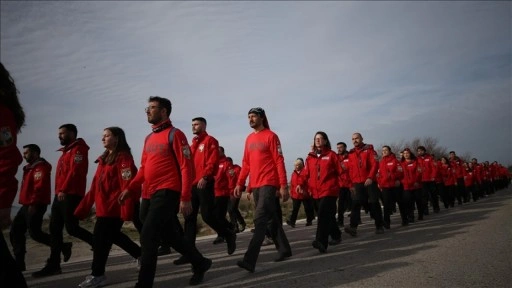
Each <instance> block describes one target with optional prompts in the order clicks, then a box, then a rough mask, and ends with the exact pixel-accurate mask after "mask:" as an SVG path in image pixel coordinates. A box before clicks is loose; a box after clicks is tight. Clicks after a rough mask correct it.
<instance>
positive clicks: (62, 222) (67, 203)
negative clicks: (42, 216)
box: [49, 194, 93, 265]
mask: <svg viewBox="0 0 512 288" xmlns="http://www.w3.org/2000/svg"><path fill="white" fill-rule="evenodd" d="M82 198H83V197H82V196H78V195H71V194H67V195H66V197H65V198H64V200H62V201H59V200H58V199H57V196H55V198H54V199H53V205H52V210H51V212H52V214H51V217H50V242H51V254H50V259H49V263H51V264H53V265H60V253H61V251H62V243H63V240H62V238H63V236H62V230H63V229H64V226H66V231H67V232H68V234H69V235H71V236H73V237H76V238H78V239H80V240H82V241H84V242H86V243H88V244H89V245H91V247H92V246H93V235H92V233H91V232H89V231H87V230H85V229H84V228H82V227H80V225H78V218H76V217H75V215H73V213H74V212H75V209H76V207H77V206H78V204H80V201H81V200H82Z"/></svg>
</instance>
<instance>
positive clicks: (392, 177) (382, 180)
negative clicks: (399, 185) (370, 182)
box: [377, 153, 403, 188]
mask: <svg viewBox="0 0 512 288" xmlns="http://www.w3.org/2000/svg"><path fill="white" fill-rule="evenodd" d="M402 177H403V169H402V165H400V162H398V159H396V156H395V154H393V153H391V154H390V155H388V156H384V157H382V160H380V162H379V173H378V176H377V183H378V184H379V187H380V188H393V187H396V181H400V179H402Z"/></svg>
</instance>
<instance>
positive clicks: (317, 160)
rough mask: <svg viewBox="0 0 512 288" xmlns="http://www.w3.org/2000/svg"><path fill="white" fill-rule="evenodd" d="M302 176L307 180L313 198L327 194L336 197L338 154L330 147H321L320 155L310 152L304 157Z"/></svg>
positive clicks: (339, 169) (338, 170)
mask: <svg viewBox="0 0 512 288" xmlns="http://www.w3.org/2000/svg"><path fill="white" fill-rule="evenodd" d="M304 169H305V170H306V172H305V173H304V178H305V179H307V181H308V188H309V189H310V190H309V193H310V194H311V196H312V197H313V198H314V199H320V198H323V197H327V196H334V197H338V196H339V193H340V186H339V178H340V174H341V165H340V162H339V161H338V154H336V153H335V152H334V151H332V150H331V149H327V148H325V149H323V150H322V151H321V154H320V155H317V153H316V151H315V152H310V153H309V154H308V157H307V158H306V166H305V167H304Z"/></svg>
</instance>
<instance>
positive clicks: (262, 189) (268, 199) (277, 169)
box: [0, 64, 510, 288]
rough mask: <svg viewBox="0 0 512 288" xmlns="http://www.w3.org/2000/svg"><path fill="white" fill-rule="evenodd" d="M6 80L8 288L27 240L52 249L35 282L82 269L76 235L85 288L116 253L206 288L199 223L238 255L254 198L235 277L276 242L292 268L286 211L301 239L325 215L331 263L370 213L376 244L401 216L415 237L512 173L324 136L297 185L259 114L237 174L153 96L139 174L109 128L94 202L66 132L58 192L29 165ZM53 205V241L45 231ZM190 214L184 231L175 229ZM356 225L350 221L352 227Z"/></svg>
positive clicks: (83, 153)
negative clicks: (427, 220) (287, 206)
mask: <svg viewBox="0 0 512 288" xmlns="http://www.w3.org/2000/svg"><path fill="white" fill-rule="evenodd" d="M0 74H1V75H0V78H1V79H0V81H1V83H0V84H1V87H0V96H1V101H0V112H1V113H0V114H1V115H2V117H1V119H0V129H1V132H2V133H0V156H1V157H0V171H1V174H0V182H1V183H2V186H1V187H0V200H1V202H0V205H1V206H0V216H1V218H0V220H1V221H0V223H1V225H2V229H4V228H7V227H9V225H10V241H11V244H12V248H13V249H12V250H13V254H14V257H12V255H11V253H10V251H9V250H8V248H7V244H6V242H5V239H4V238H3V236H2V237H1V239H0V240H1V241H2V242H1V243H0V246H1V247H0V249H1V262H2V265H5V269H0V270H1V272H0V273H1V274H0V284H1V285H2V286H5V285H4V284H5V283H14V284H15V287H26V283H25V280H24V278H23V274H22V273H21V271H24V270H25V269H26V267H25V254H26V247H25V243H26V238H25V234H26V232H27V230H28V232H29V235H30V237H31V238H32V239H33V240H35V241H37V242H40V243H42V244H44V245H46V246H48V247H50V256H49V258H48V260H47V263H46V265H45V266H44V267H43V268H42V269H41V270H40V271H36V272H34V273H33V274H32V277H45V276H51V275H56V274H60V273H62V270H61V261H64V262H67V261H68V260H69V259H70V257H71V255H72V243H71V242H64V241H63V229H64V228H66V231H67V233H68V234H69V235H71V236H73V237H76V238H79V239H80V240H82V241H84V242H86V243H88V244H89V245H90V246H91V249H92V251H93V261H92V265H91V274H90V275H89V276H87V277H86V278H85V280H84V281H83V282H82V283H79V284H78V287H82V288H84V287H101V286H103V285H105V284H106V277H105V268H106V263H107V259H108V256H109V252H110V249H111V247H112V245H113V244H115V245H117V246H119V247H120V248H122V249H123V250H125V251H126V252H127V253H128V254H130V255H131V256H132V257H133V258H134V259H136V260H137V263H138V270H139V271H138V280H137V283H135V287H152V286H153V281H154V277H155V271H156V265H157V258H158V256H159V255H164V254H167V253H170V248H171V247H172V248H173V249H174V250H176V251H177V252H178V253H180V254H181V257H180V258H178V259H176V260H175V261H174V264H176V265H184V264H190V265H191V267H192V272H193V275H192V278H191V279H190V281H189V284H190V285H198V284H200V283H202V281H203V278H204V275H205V273H206V272H207V271H208V270H209V269H210V267H211V265H212V261H211V260H210V259H208V258H206V257H204V256H203V255H202V253H201V252H200V251H199V250H198V249H197V247H196V245H195V241H196V234H197V217H198V215H199V214H200V215H201V217H202V219H203V221H204V222H205V223H206V224H207V225H208V226H210V227H211V228H212V229H213V230H214V231H215V232H216V233H217V238H216V239H215V241H214V244H219V243H226V252H227V253H228V254H229V255H231V254H233V253H234V252H235V250H236V249H237V241H236V239H237V233H238V232H242V231H244V230H245V228H246V223H245V221H244V218H243V217H242V214H241V213H240V211H239V208H238V206H239V202H240V197H241V195H242V192H244V191H246V192H247V194H248V198H249V197H250V196H252V198H253V199H254V203H255V205H254V206H255V211H254V219H253V220H254V230H253V234H252V238H251V240H250V242H249V243H248V244H247V250H246V252H245V254H244V256H243V258H242V259H241V260H239V261H238V262H237V265H238V266H239V267H240V268H242V269H245V270H247V271H249V272H254V271H255V267H256V263H257V260H258V256H259V253H260V249H261V246H262V245H263V243H264V241H265V239H266V238H270V239H272V241H273V243H274V244H275V246H276V249H277V252H278V254H277V257H276V259H275V261H284V260H286V259H287V258H289V257H291V256H292V248H291V246H290V244H289V242H288V239H287V237H286V234H285V231H284V229H283V223H282V221H283V220H282V219H283V215H282V214H283V213H282V211H281V204H280V201H281V200H282V201H287V200H288V199H289V198H291V199H292V202H293V204H292V207H293V209H292V212H291V215H289V218H288V220H286V223H287V224H288V225H289V226H291V227H295V224H296V220H297V217H298V211H299V209H300V206H301V205H304V210H305V213H306V225H307V226H311V225H313V220H314V219H315V215H316V219H317V222H316V225H317V227H316V236H315V239H313V241H312V244H311V245H312V246H313V247H314V248H315V249H318V251H319V252H320V253H325V252H326V251H327V248H328V247H329V246H332V245H337V244H339V243H341V235H342V230H344V231H345V232H346V233H347V234H349V235H351V236H352V237H356V236H357V233H358V230H357V228H358V225H359V224H360V223H361V222H360V221H361V210H363V211H366V212H367V213H370V216H371V218H372V219H373V220H374V222H375V233H377V234H382V233H385V230H386V229H390V228H391V224H392V223H391V217H390V216H391V215H392V214H393V213H396V212H397V210H396V207H397V205H398V212H399V214H400V216H401V225H402V226H406V225H409V224H410V223H413V222H415V221H421V220H423V219H424V217H425V216H426V215H429V214H430V213H438V212H439V211H440V209H441V205H443V206H444V208H446V209H449V208H450V207H454V206H455V204H456V203H457V205H463V203H466V202H468V201H470V200H473V201H477V200H478V199H479V198H481V197H485V196H487V195H488V194H492V193H494V192H495V191H496V190H499V189H504V188H506V187H508V185H509V183H510V173H509V171H508V170H507V169H506V168H505V167H503V166H502V165H500V164H499V163H497V162H493V163H491V164H490V163H489V162H484V163H478V162H477V159H472V160H471V162H465V161H463V160H462V159H460V158H459V157H457V155H456V153H455V152H454V151H452V152H450V153H449V157H448V158H446V157H444V156H443V157H440V158H435V157H434V156H433V155H430V154H428V151H427V150H426V149H425V147H423V146H419V147H409V148H405V149H404V150H403V151H398V152H399V154H394V152H393V151H391V148H390V147H389V146H383V147H382V153H381V156H379V155H378V153H377V151H376V150H375V148H374V147H373V145H371V144H368V143H365V142H364V141H363V136H362V135H361V134H360V133H354V134H353V135H352V139H351V140H352V144H353V148H351V149H348V148H347V145H346V144H345V143H344V142H338V143H337V144H336V150H337V152H334V151H333V148H334V147H332V146H331V142H330V140H329V138H328V135H327V134H326V133H325V132H322V131H319V132H317V133H315V135H314V138H313V145H312V146H311V150H310V151H305V152H307V153H306V155H307V156H306V158H305V160H304V159H303V158H297V160H296V161H295V163H294V168H295V169H294V171H293V172H292V173H291V178H288V175H287V173H286V169H285V164H284V163H285V162H284V157H283V152H282V148H281V143H280V141H279V137H278V136H277V135H276V134H275V133H274V132H273V131H272V130H271V129H270V125H269V122H268V118H267V115H266V113H265V111H264V110H263V109H262V108H259V107H258V108H252V109H250V110H249V112H248V122H249V126H250V127H251V128H252V129H253V131H252V133H250V134H249V135H248V136H247V139H246V141H245V148H244V154H243V159H242V163H241V166H238V165H236V164H234V163H233V161H232V159H231V158H230V157H227V156H226V154H225V151H224V148H223V147H222V146H220V145H219V142H218V140H217V139H216V138H215V137H213V136H211V135H209V134H208V133H207V131H206V127H207V120H206V119H205V118H203V117H196V118H193V119H192V132H193V134H194V137H193V139H192V141H191V142H190V144H189V142H188V140H187V138H186V136H185V134H184V133H183V132H182V131H181V130H180V129H178V128H176V127H174V126H173V124H172V122H171V120H170V114H171V112H172V104H171V102H170V101H169V100H168V99H166V98H162V97H158V96H151V97H149V99H148V106H147V107H146V109H145V112H146V115H147V121H148V122H149V123H150V124H151V132H150V134H149V135H148V136H147V137H146V138H145V140H144V146H143V151H142V157H141V161H140V165H137V164H136V162H135V160H134V159H133V156H132V154H131V150H130V146H129V144H128V143H127V141H126V136H125V133H124V131H123V129H121V128H119V127H108V128H105V129H104V130H103V134H102V144H103V147H104V148H105V151H104V152H103V153H102V154H101V155H100V156H99V157H98V158H97V159H96V160H95V163H96V164H97V168H96V172H95V173H94V176H93V180H92V183H91V185H90V187H89V189H88V190H86V188H87V187H86V186H87V185H86V183H87V181H86V180H87V174H88V166H89V155H88V150H89V146H88V145H87V144H86V142H85V140H84V139H82V138H78V129H77V127H76V126H75V125H73V124H64V125H61V126H60V127H59V128H58V138H59V140H60V144H61V146H62V148H61V149H60V150H59V151H61V152H62V155H61V156H60V158H59V160H58V162H57V163H56V169H55V187H54V189H52V187H51V180H50V179H51V173H52V165H51V164H50V163H48V162H47V161H46V160H45V159H44V158H43V157H42V155H41V154H42V153H41V149H40V147H39V146H38V145H36V144H27V145H24V146H23V156H22V155H21V153H20V151H19V150H18V148H17V146H16V145H17V134H18V133H19V131H20V128H21V127H22V126H23V124H24V119H25V115H24V113H23V108H22V107H21V105H20V104H19V100H18V91H17V89H16V86H15V85H14V81H13V80H12V78H11V76H10V75H9V72H8V71H7V70H6V69H5V67H4V66H3V65H1V64H0ZM411 149H415V150H411ZM415 152H416V153H415ZM439 156H442V155H439ZM22 157H23V158H24V159H25V160H26V162H27V164H26V165H25V166H24V167H23V180H22V182H21V187H20V189H19V203H20V204H21V205H22V207H21V209H20V210H19V211H18V213H17V214H16V216H15V217H14V219H13V221H12V223H10V221H11V220H10V207H11V205H12V202H13V201H14V198H15V195H16V193H18V181H17V179H16V172H17V170H18V166H19V165H20V164H21V162H22ZM288 179H290V187H288V183H289V182H288ZM247 180H248V181H247ZM4 183H5V184H4ZM52 191H53V194H54V199H53V203H51V195H52ZM49 204H51V217H50V225H49V234H48V233H45V232H44V231H43V230H42V229H41V226H42V221H43V216H44V214H45V212H46V210H47V206H48V205H49ZM93 205H95V207H96V210H95V213H96V222H95V226H94V230H93V231H92V232H91V231H87V230H86V229H84V228H82V227H80V225H79V223H80V222H79V221H80V220H81V219H84V218H86V217H87V216H88V215H89V214H90V211H91V209H92V206H93ZM430 207H432V210H431V209H430ZM180 212H181V213H182V214H183V216H184V221H183V223H181V222H180V220H179V218H178V214H179V213H180ZM199 212H200V213H199ZM345 212H349V213H350V216H349V217H350V223H347V224H345V223H344V213H345ZM415 214H417V217H416V215H415ZM226 215H228V217H226ZM228 219H229V220H228ZM124 221H133V223H134V225H135V227H136V228H137V231H138V232H139V233H140V245H139V244H137V243H135V242H134V241H133V240H132V239H130V238H129V237H128V236H127V235H125V234H124V233H123V232H122V231H121V227H122V225H123V222H124ZM244 246H245V245H244ZM61 255H62V257H61Z"/></svg>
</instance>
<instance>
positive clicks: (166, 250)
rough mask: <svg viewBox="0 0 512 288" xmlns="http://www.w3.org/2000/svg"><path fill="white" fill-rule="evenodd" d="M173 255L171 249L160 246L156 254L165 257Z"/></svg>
mask: <svg viewBox="0 0 512 288" xmlns="http://www.w3.org/2000/svg"><path fill="white" fill-rule="evenodd" d="M169 254H171V247H166V246H160V247H158V252H156V255H157V256H164V255H169Z"/></svg>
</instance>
